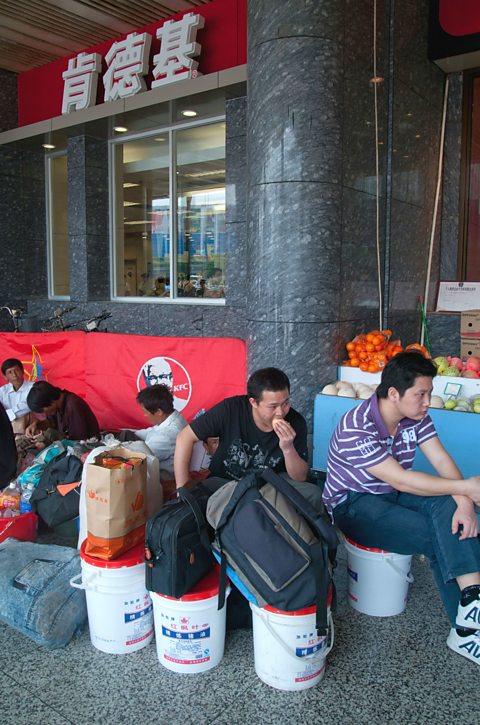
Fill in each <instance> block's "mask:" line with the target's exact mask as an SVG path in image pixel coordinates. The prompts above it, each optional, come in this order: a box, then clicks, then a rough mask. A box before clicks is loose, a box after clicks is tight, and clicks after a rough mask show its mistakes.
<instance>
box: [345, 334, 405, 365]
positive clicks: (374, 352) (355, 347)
mask: <svg viewBox="0 0 480 725" xmlns="http://www.w3.org/2000/svg"><path fill="white" fill-rule="evenodd" d="M391 337H392V331H391V330H372V331H371V332H368V333H367V334H366V335H363V334H362V335H357V336H356V337H354V338H353V340H351V342H347V344H346V348H347V354H348V360H345V362H344V363H343V364H344V365H346V366H348V367H352V368H360V370H363V372H365V373H378V372H381V371H382V370H383V368H384V367H385V365H386V364H387V362H388V361H389V360H390V359H391V358H392V357H393V356H394V355H397V354H398V353H399V352H403V347H402V346H401V344H400V340H394V341H392V342H390V338H391Z"/></svg>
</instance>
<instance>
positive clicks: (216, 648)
mask: <svg viewBox="0 0 480 725" xmlns="http://www.w3.org/2000/svg"><path fill="white" fill-rule="evenodd" d="M218 581H219V569H218V567H215V568H214V569H212V571H211V572H210V573H209V574H207V576H205V577H204V578H203V579H202V580H201V581H200V582H198V584H196V585H195V586H194V587H193V588H192V589H191V590H190V592H188V594H185V595H184V596H183V597H181V598H180V599H174V598H173V597H167V596H165V595H163V594H156V593H154V592H152V602H153V618H154V622H155V640H156V645H157V655H158V659H159V662H160V663H161V664H162V665H163V666H164V667H166V668H167V670H172V672H182V673H186V674H193V673H197V672H206V671H207V670H211V669H212V668H213V667H216V666H217V665H218V664H219V662H220V661H221V659H222V657H223V652H224V649H225V622H226V605H224V606H223V607H222V609H221V610H220V611H218V609H217V607H218ZM228 594H229V590H228V589H227V596H228Z"/></svg>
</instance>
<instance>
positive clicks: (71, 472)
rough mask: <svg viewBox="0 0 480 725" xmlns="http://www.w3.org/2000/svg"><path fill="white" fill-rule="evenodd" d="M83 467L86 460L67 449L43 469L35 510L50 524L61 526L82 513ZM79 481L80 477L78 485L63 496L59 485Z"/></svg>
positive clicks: (34, 493) (33, 498)
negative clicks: (80, 506) (81, 487)
mask: <svg viewBox="0 0 480 725" xmlns="http://www.w3.org/2000/svg"><path fill="white" fill-rule="evenodd" d="M82 468H83V465H82V462H81V461H80V459H79V458H78V457H77V456H75V455H72V454H70V455H67V451H64V452H63V453H60V455H59V456H57V457H56V458H54V459H53V460H51V461H50V462H49V463H47V465H46V466H45V468H44V469H43V473H42V475H41V477H40V481H39V482H38V485H37V487H36V488H35V490H34V491H33V493H32V497H31V499H30V501H31V504H32V510H33V511H34V512H35V513H38V515H39V516H40V518H42V519H43V520H44V521H45V523H46V524H47V526H57V525H58V524H63V523H64V522H65V521H70V520H71V519H75V518H76V517H77V516H78V509H79V504H80V486H81V479H82ZM75 481H78V486H76V487H75V488H74V489H72V490H71V491H70V492H69V493H67V494H66V495H65V496H62V494H61V493H60V491H59V490H58V486H59V485H61V484H64V483H74V482H75Z"/></svg>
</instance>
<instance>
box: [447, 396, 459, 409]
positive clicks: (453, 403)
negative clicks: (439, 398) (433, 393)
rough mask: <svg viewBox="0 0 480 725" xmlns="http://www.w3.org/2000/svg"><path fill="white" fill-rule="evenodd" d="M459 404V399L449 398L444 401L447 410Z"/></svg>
mask: <svg viewBox="0 0 480 725" xmlns="http://www.w3.org/2000/svg"><path fill="white" fill-rule="evenodd" d="M456 405H457V401H456V400H454V399H453V398H448V399H447V400H446V401H445V403H444V408H445V410H453V409H454V408H455V406H456Z"/></svg>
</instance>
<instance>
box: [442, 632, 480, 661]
mask: <svg viewBox="0 0 480 725" xmlns="http://www.w3.org/2000/svg"><path fill="white" fill-rule="evenodd" d="M447 645H448V647H450V649H451V650H453V651H454V652H456V653H457V654H459V655H462V657H466V658H467V659H469V660H471V661H472V662H476V663H477V665H480V631H478V632H472V633H471V634H469V635H467V636H466V637H460V635H459V634H457V630H456V629H453V628H452V629H451V630H450V634H449V635H448V638H447Z"/></svg>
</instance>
